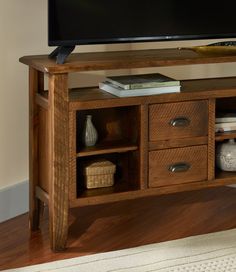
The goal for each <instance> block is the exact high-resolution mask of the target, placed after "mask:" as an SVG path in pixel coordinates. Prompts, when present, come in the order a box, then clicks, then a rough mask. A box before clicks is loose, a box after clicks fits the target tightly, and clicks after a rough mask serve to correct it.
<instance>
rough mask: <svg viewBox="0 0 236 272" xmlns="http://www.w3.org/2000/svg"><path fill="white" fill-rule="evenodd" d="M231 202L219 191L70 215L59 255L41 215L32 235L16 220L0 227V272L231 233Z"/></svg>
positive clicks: (229, 194) (231, 193) (233, 193)
mask: <svg viewBox="0 0 236 272" xmlns="http://www.w3.org/2000/svg"><path fill="white" fill-rule="evenodd" d="M235 199H236V188H229V187H222V188H215V189H211V190H201V191H195V192H188V193H179V194H174V195H168V196H159V197H152V198H145V199H139V200H132V201H124V202H121V203H113V204H109V205H99V206H90V207H83V208H80V209H74V210H72V211H71V215H70V230H69V241H68V249H67V250H66V251H65V252H60V253H53V252H51V250H50V247H49V236H48V235H49V233H48V220H47V214H46V213H45V215H44V217H43V222H42V224H41V230H40V231H37V232H35V233H33V234H30V233H29V230H28V215H22V216H19V217H17V218H15V219H12V220H9V221H7V222H4V223H2V224H0V240H1V243H0V270H3V269H9V268H15V267H22V266H27V265H33V264H38V263H43V262H50V261H55V260H60V259H66V258H71V257H77V256H82V255H88V254H93V253H98V252H106V251H111V250H119V249H123V248H128V247H135V246H140V245H144V244H148V243H156V242H161V241H166V240H172V239H177V238H182V237H187V236H191V235H197V234H203V233H209V232H215V231H221V230H226V229H231V228H235V227H236V212H235V211H236V201H235ZM75 215H78V217H77V219H75Z"/></svg>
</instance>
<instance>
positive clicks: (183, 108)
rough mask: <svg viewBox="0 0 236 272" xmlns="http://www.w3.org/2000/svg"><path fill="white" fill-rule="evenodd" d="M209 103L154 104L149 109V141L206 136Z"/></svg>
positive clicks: (202, 101) (203, 101)
mask: <svg viewBox="0 0 236 272" xmlns="http://www.w3.org/2000/svg"><path fill="white" fill-rule="evenodd" d="M207 134H208V101H207V100H200V101H191V102H179V103H166V104H154V105H151V106H150V107H149V141H159V140H168V139H180V138H187V137H198V136H206V135H207Z"/></svg>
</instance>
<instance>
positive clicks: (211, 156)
mask: <svg viewBox="0 0 236 272" xmlns="http://www.w3.org/2000/svg"><path fill="white" fill-rule="evenodd" d="M215 115H216V110H215V99H209V116H208V180H213V179H214V178H215Z"/></svg>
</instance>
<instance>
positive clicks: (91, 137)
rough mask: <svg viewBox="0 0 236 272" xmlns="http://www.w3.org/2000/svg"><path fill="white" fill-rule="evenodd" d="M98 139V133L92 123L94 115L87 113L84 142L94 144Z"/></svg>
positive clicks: (86, 144)
mask: <svg viewBox="0 0 236 272" xmlns="http://www.w3.org/2000/svg"><path fill="white" fill-rule="evenodd" d="M97 139H98V133H97V130H96V128H95V127H94V125H93V123H92V115H87V116H86V120H85V125H84V130H83V143H84V145H85V146H94V145H95V144H96V142H97Z"/></svg>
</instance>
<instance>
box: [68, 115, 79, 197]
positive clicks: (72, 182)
mask: <svg viewBox="0 0 236 272" xmlns="http://www.w3.org/2000/svg"><path fill="white" fill-rule="evenodd" d="M76 122H77V121H76V112H75V111H70V112H69V152H70V154H69V161H70V162H69V171H70V178H69V199H70V200H71V199H75V198H76V197H77V187H76V178H77V169H76V157H77V154H76V138H77V133H76Z"/></svg>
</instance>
